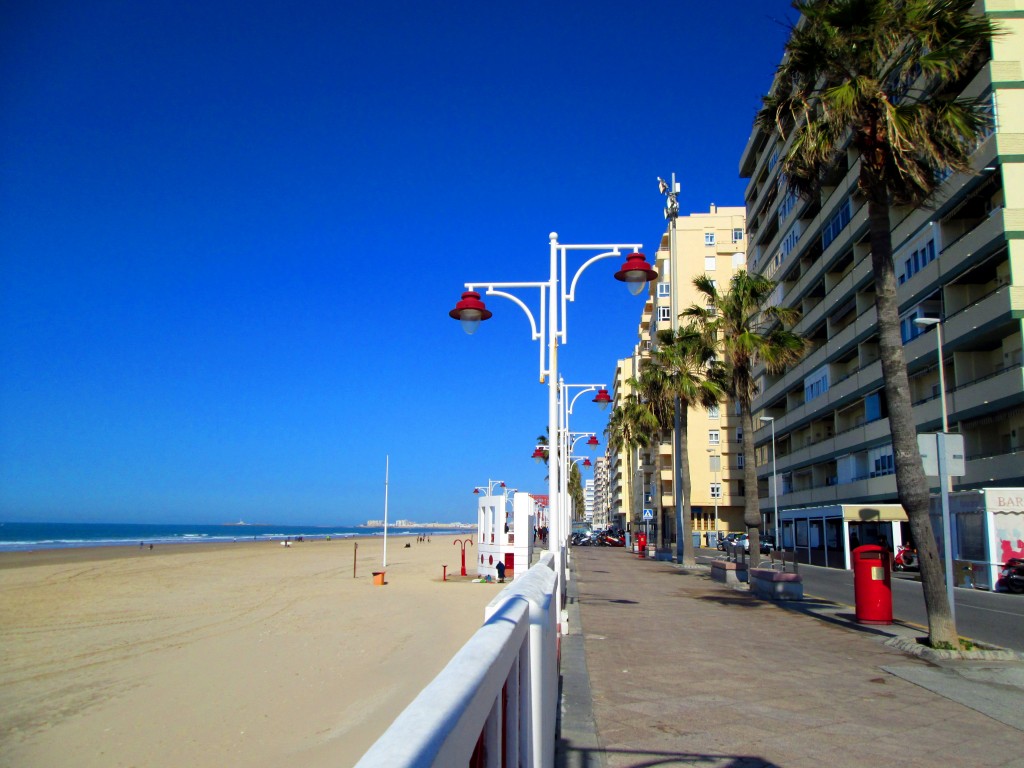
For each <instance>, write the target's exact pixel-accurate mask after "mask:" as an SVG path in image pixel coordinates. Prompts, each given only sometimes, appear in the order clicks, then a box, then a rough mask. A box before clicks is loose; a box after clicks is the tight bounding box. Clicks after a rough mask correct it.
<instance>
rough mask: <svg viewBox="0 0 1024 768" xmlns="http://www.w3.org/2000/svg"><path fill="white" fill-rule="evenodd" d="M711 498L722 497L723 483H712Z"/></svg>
mask: <svg viewBox="0 0 1024 768" xmlns="http://www.w3.org/2000/svg"><path fill="white" fill-rule="evenodd" d="M711 498H712V499H720V498H722V484H721V483H712V484H711Z"/></svg>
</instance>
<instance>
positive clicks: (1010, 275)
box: [739, 0, 1024, 512]
mask: <svg viewBox="0 0 1024 768" xmlns="http://www.w3.org/2000/svg"><path fill="white" fill-rule="evenodd" d="M980 6H981V3H979V7H980ZM996 6H998V7H1001V8H1004V7H1006V3H998V2H994V1H993V0H989V2H987V3H986V7H987V9H988V10H987V12H988V13H989V15H990V16H992V17H994V18H995V19H997V20H998V22H999V23H1000V24H1001V25H1002V27H1003V31H1004V34H1003V35H1002V36H1001V37H999V38H998V39H997V40H996V42H995V43H994V45H993V57H992V60H991V61H990V62H989V63H988V64H987V65H986V66H985V67H984V68H983V69H982V71H980V72H979V73H978V75H977V76H976V77H975V78H974V79H973V80H972V81H971V82H970V84H969V85H968V86H967V87H966V88H965V90H964V94H965V95H969V96H981V97H984V98H985V99H991V102H992V107H993V113H994V115H995V129H994V130H993V131H992V133H991V134H990V135H989V136H987V137H986V138H985V139H984V141H982V142H981V144H980V145H979V146H978V148H977V150H976V151H975V153H974V160H973V173H963V174H951V175H950V176H949V177H948V178H947V179H946V180H945V181H944V183H943V185H942V187H941V189H940V190H939V194H938V195H937V196H936V197H935V199H934V201H933V202H932V203H931V204H930V205H929V206H928V207H920V208H910V207H906V208H894V209H893V210H892V211H891V220H892V240H893V248H894V259H895V263H896V272H897V277H898V280H899V302H900V312H901V320H902V325H901V328H902V333H903V341H904V344H905V347H904V353H905V355H906V362H907V367H908V372H909V375H910V386H911V389H912V395H913V401H914V416H915V420H916V422H917V426H918V429H919V431H921V432H933V431H938V430H940V429H941V423H942V396H943V394H944V395H945V403H946V406H947V409H948V421H949V427H950V431H952V432H958V433H960V434H962V435H963V437H964V443H965V449H966V474H965V475H964V476H962V477H958V478H954V489H955V490H965V489H971V488H980V487H985V486H1021V485H1024V452H1022V451H1021V447H1022V443H1024V368H1022V362H1024V361H1022V353H1021V349H1022V343H1021V338H1022V337H1021V330H1022V326H1021V318H1022V317H1024V240H1022V238H1024V81H1022V71H1024V63H1022V58H1024V18H1021V17H1020V15H1021V14H1020V12H1019V11H1005V12H999V11H996V10H992V9H993V8H995V7H996ZM784 151H785V147H784V146H780V143H779V140H778V137H777V136H775V135H773V134H769V133H765V132H763V131H762V130H760V129H758V128H756V127H755V129H754V131H753V133H752V134H751V136H750V138H749V140H748V142H747V145H746V148H745V150H744V152H743V155H742V157H741V159H740V164H739V168H740V175H741V176H742V177H744V178H747V179H749V180H750V181H749V183H748V185H747V189H746V193H745V202H746V214H747V230H748V239H747V243H746V249H745V250H746V258H747V267H748V269H749V270H750V271H751V272H755V273H760V274H763V275H766V276H768V277H771V278H772V279H773V280H776V281H778V282H779V288H778V291H777V294H776V300H777V301H778V302H780V303H782V304H783V305H786V306H792V307H797V308H799V309H800V310H801V312H802V319H801V320H800V322H799V324H798V325H797V326H796V330H797V331H798V332H800V333H801V334H803V335H804V336H806V337H807V338H809V339H810V341H811V344H810V348H809V350H808V352H807V354H806V356H805V357H804V359H803V360H802V361H801V362H800V363H799V364H798V365H796V366H793V367H792V368H791V369H790V370H788V371H787V372H785V373H784V374H783V375H780V376H767V375H764V373H763V372H762V374H761V376H760V380H759V384H760V394H759V396H758V397H757V399H756V401H755V404H754V405H755V416H754V421H755V423H758V416H762V415H767V416H771V417H773V418H774V427H775V445H776V449H777V472H778V486H777V488H778V493H779V498H778V503H779V506H780V507H781V508H783V509H786V508H800V507H819V506H824V505H831V504H839V503H882V502H892V501H895V500H896V479H895V475H894V463H893V453H892V446H891V443H890V438H889V426H888V419H887V418H886V417H887V410H886V402H885V396H884V392H883V384H882V372H881V366H880V362H879V359H878V357H879V355H878V344H877V323H876V315H875V308H874V284H873V276H872V272H871V264H870V256H869V253H870V244H869V242H868V221H867V205H866V201H865V200H864V199H863V197H862V196H861V195H860V194H859V193H858V190H857V176H858V170H859V163H858V158H857V156H856V153H855V151H854V150H852V149H851V150H850V151H849V152H848V154H847V157H846V159H845V162H843V163H840V164H839V165H838V166H837V167H836V168H835V169H834V172H833V174H832V178H831V179H830V180H829V184H828V186H826V187H825V188H824V189H823V190H822V191H821V194H820V195H819V196H817V197H815V198H814V199H803V198H800V197H798V196H796V195H793V194H791V193H789V192H788V191H787V190H786V188H785V184H784V182H783V180H782V179H780V177H779V168H778V160H779V158H780V157H781V155H782V153H783V152H784ZM918 318H935V319H938V320H940V321H941V325H940V326H935V325H930V326H928V325H925V326H922V325H920V324H917V323H915V322H914V320H915V319H918ZM937 327H940V328H941V334H942V336H941V357H942V362H943V366H944V374H945V376H944V378H945V389H946V391H945V393H942V392H940V387H939V366H938V360H939V349H940V345H939V344H938V343H937V342H938V341H939V339H938V331H937ZM756 444H757V449H756V452H757V466H758V478H759V497H760V504H761V508H762V511H765V512H767V511H770V510H771V507H772V504H773V500H772V497H771V491H770V488H771V485H770V482H771V480H772V437H771V429H770V427H769V426H767V425H766V426H764V427H763V428H761V429H759V430H758V432H757V435H756ZM933 482H935V483H937V481H935V480H933ZM936 487H937V486H936Z"/></svg>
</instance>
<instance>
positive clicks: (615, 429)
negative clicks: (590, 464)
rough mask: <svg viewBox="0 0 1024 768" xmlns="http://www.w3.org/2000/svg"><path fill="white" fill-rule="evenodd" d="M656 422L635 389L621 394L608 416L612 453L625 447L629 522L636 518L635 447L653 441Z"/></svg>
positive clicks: (609, 447) (626, 504)
mask: <svg viewBox="0 0 1024 768" xmlns="http://www.w3.org/2000/svg"><path fill="white" fill-rule="evenodd" d="M655 427H656V424H655V423H654V419H653V417H652V416H651V412H650V411H649V410H648V409H647V408H645V407H644V406H643V405H642V404H641V403H640V398H639V397H637V395H636V394H635V393H630V394H628V395H626V396H625V397H623V398H622V403H621V404H620V405H617V406H616V407H615V409H614V410H613V411H612V413H611V415H610V416H609V417H608V426H607V427H606V428H605V431H604V434H605V439H606V440H607V442H608V450H609V451H610V452H611V453H618V452H619V451H622V452H624V453H625V454H626V502H625V504H624V505H623V506H624V507H625V509H626V520H627V522H634V515H633V512H634V510H633V509H632V505H633V466H632V460H633V451H635V450H637V449H638V448H645V447H647V446H648V445H650V442H651V438H650V436H651V433H652V432H653V430H654V429H655Z"/></svg>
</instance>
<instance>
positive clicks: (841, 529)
mask: <svg viewBox="0 0 1024 768" xmlns="http://www.w3.org/2000/svg"><path fill="white" fill-rule="evenodd" d="M906 522H907V513H906V512H904V511H903V507H902V506H901V505H900V504H829V505H826V506H821V507H810V508H806V509H780V510H779V533H780V536H781V537H782V545H783V547H784V548H785V549H786V550H788V551H791V552H795V553H796V556H797V559H798V560H799V561H800V562H802V563H808V564H811V565H823V566H826V567H830V568H845V569H847V570H849V569H850V568H851V567H852V566H851V563H852V560H851V559H850V552H851V551H852V550H854V549H856V548H857V547H859V546H861V545H862V544H880V545H881V546H883V547H885V548H886V549H888V550H890V551H893V552H894V551H896V547H897V546H898V545H899V544H902V543H903V541H904V538H905V533H904V531H905V528H904V524H905V523H906Z"/></svg>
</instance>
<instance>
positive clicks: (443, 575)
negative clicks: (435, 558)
mask: <svg viewBox="0 0 1024 768" xmlns="http://www.w3.org/2000/svg"><path fill="white" fill-rule="evenodd" d="M441 567H442V568H444V570H443V571H441V581H448V566H447V565H442V566H441Z"/></svg>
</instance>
